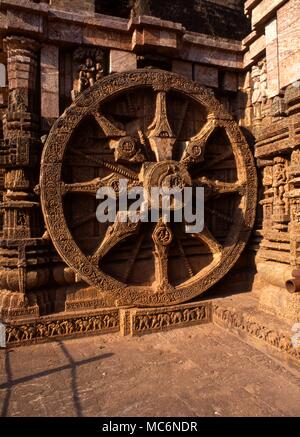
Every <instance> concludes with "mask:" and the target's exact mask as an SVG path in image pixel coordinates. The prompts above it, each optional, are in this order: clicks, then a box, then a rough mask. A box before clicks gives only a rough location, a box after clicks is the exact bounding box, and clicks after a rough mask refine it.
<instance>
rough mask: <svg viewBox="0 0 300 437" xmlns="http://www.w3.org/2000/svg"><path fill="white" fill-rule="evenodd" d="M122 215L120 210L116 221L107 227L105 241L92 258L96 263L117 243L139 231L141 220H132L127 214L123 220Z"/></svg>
mask: <svg viewBox="0 0 300 437" xmlns="http://www.w3.org/2000/svg"><path fill="white" fill-rule="evenodd" d="M122 215H124V214H123V213H122V212H118V214H117V216H116V219H115V222H114V223H113V224H112V225H111V226H109V227H108V228H107V231H106V234H105V236H104V239H103V241H102V242H101V244H100V245H99V246H98V248H97V249H96V251H95V252H94V254H93V255H92V257H91V260H92V261H93V262H94V263H95V264H98V263H99V261H100V260H101V259H102V258H103V257H104V255H106V254H107V253H108V252H109V251H110V250H111V249H112V248H113V247H114V246H115V245H116V244H117V243H120V242H121V241H122V240H124V239H125V238H128V237H131V236H133V235H135V234H137V233H138V231H139V229H140V221H138V222H136V223H135V222H132V221H131V220H130V218H129V217H128V215H127V221H126V222H123V221H122V219H121V218H122Z"/></svg>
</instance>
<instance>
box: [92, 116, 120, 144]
mask: <svg viewBox="0 0 300 437" xmlns="http://www.w3.org/2000/svg"><path fill="white" fill-rule="evenodd" d="M93 116H94V118H95V120H96V121H97V123H98V124H99V126H100V127H101V129H102V130H103V132H104V134H105V135H106V136H107V137H112V138H114V137H125V136H126V135H127V134H126V131H125V130H123V129H120V128H119V127H117V126H116V125H115V124H114V123H113V122H112V121H111V120H109V119H108V118H106V117H105V116H104V115H103V114H101V112H99V111H96V112H94V113H93Z"/></svg>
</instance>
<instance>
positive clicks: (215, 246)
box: [191, 225, 223, 256]
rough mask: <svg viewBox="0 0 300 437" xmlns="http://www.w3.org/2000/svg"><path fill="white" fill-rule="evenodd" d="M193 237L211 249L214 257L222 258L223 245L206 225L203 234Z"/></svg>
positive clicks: (193, 235) (199, 233)
mask: <svg viewBox="0 0 300 437" xmlns="http://www.w3.org/2000/svg"><path fill="white" fill-rule="evenodd" d="M191 236H192V237H194V238H197V239H198V240H200V241H202V242H203V243H204V244H205V245H206V246H207V247H208V248H209V250H210V251H211V253H212V254H213V256H220V255H221V254H222V251H223V247H222V245H221V244H220V243H219V242H218V241H217V240H216V239H215V237H214V236H213V235H212V234H211V232H210V230H209V229H208V227H207V226H206V225H205V226H204V229H203V231H202V232H198V233H196V234H191Z"/></svg>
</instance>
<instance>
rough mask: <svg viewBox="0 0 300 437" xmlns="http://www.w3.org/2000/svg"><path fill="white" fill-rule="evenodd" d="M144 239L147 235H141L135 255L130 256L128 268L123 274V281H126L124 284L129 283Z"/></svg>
mask: <svg viewBox="0 0 300 437" xmlns="http://www.w3.org/2000/svg"><path fill="white" fill-rule="evenodd" d="M144 238H145V234H141V235H140V236H139V238H138V239H137V241H136V244H135V246H134V249H133V253H132V255H131V256H130V258H128V262H127V265H126V267H125V269H124V273H123V275H122V276H123V281H124V282H127V280H128V277H129V275H130V273H131V271H132V268H133V266H134V263H135V260H136V259H137V256H138V254H139V251H140V249H141V247H142V244H143V241H144Z"/></svg>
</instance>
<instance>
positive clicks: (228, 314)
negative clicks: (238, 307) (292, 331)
mask: <svg viewBox="0 0 300 437" xmlns="http://www.w3.org/2000/svg"><path fill="white" fill-rule="evenodd" d="M212 312H213V321H214V322H217V323H218V324H220V325H221V326H222V327H224V328H229V329H232V328H235V329H238V330H240V331H242V332H244V333H246V334H249V335H250V336H251V337H254V338H256V339H258V340H261V341H264V342H266V343H268V344H269V345H270V346H273V347H275V348H277V349H279V350H280V351H282V352H285V353H287V354H289V355H291V356H292V357H293V358H296V359H297V360H300V348H299V347H298V348H295V347H293V344H292V339H291V335H287V334H286V333H284V332H278V331H276V330H274V329H272V328H270V327H267V326H265V325H264V324H261V323H260V322H259V321H258V320H257V319H254V318H253V317H251V316H250V315H244V314H242V313H239V312H236V311H234V310H229V309H228V308H224V307H222V306H220V305H219V304H213V306H212Z"/></svg>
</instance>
